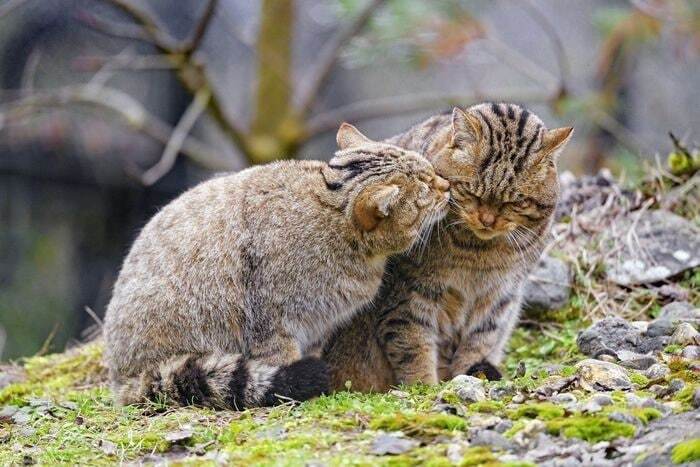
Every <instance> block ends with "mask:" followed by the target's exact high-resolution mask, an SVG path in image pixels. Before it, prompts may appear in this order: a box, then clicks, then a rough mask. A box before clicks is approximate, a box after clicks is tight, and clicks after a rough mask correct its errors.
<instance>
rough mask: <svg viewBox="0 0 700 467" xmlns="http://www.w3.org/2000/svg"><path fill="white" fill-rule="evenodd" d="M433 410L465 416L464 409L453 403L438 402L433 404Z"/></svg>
mask: <svg viewBox="0 0 700 467" xmlns="http://www.w3.org/2000/svg"><path fill="white" fill-rule="evenodd" d="M433 412H438V413H448V414H450V415H458V416H460V417H462V416H464V409H463V408H462V407H458V406H456V405H452V404H445V403H438V404H435V405H434V406H433Z"/></svg>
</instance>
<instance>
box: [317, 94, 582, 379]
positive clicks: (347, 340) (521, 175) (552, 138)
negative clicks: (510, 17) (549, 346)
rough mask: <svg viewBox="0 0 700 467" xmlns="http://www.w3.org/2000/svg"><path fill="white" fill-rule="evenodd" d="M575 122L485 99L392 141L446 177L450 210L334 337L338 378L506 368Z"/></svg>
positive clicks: (396, 260)
mask: <svg viewBox="0 0 700 467" xmlns="http://www.w3.org/2000/svg"><path fill="white" fill-rule="evenodd" d="M572 130H573V129H572V128H559V129H552V130H548V129H546V128H545V126H544V124H543V123H542V121H541V120H540V119H539V118H538V117H537V116H535V115H534V114H532V113H531V112H529V111H528V110H527V109H524V108H522V107H519V106H517V105H514V104H503V103H484V104H480V105H476V106H473V107H471V108H468V109H467V110H466V111H465V110H462V109H459V108H455V109H454V110H453V111H452V114H451V115H449V114H445V115H437V116H434V117H431V118H429V119H428V120H426V121H424V122H423V123H421V124H418V125H417V126H415V127H413V128H411V129H409V130H408V131H407V132H405V133H403V134H400V135H397V136H395V137H393V138H390V139H389V140H387V142H389V143H391V144H396V145H398V146H401V147H404V148H407V149H412V150H420V151H421V152H422V153H423V154H424V155H425V156H426V157H427V158H428V159H429V160H431V162H432V163H433V165H434V167H435V170H436V172H437V173H438V174H439V175H441V176H443V177H445V178H447V179H448V181H449V182H450V191H451V193H452V199H451V205H452V209H451V211H450V213H449V215H448V216H447V217H446V218H445V220H444V221H443V222H441V223H440V224H439V225H438V226H437V227H436V228H435V229H433V230H432V233H431V235H430V238H429V239H428V240H427V243H426V245H425V247H424V248H422V249H413V250H411V251H409V252H408V253H404V254H400V255H396V256H393V257H391V258H390V259H389V260H388V262H387V267H386V274H385V277H384V279H383V281H382V285H381V287H380V290H379V292H378V294H377V297H376V298H375V299H374V300H373V301H372V302H371V303H370V304H369V305H367V306H366V307H365V309H364V310H363V311H362V312H361V313H360V314H358V315H357V316H356V317H355V318H354V320H353V321H352V322H351V324H350V325H348V326H346V327H343V328H341V329H339V330H338V331H337V333H336V336H335V338H334V339H331V340H329V341H328V346H327V348H326V349H325V352H324V355H323V358H324V359H325V360H326V361H327V363H328V364H329V367H330V369H331V387H332V388H333V389H336V390H341V389H343V388H344V387H345V385H346V382H347V381H350V382H351V385H352V389H356V390H360V391H370V390H375V391H384V390H387V389H388V388H389V387H391V386H393V385H396V384H400V383H405V384H411V383H416V382H419V381H420V382H423V383H426V384H434V383H437V382H438V381H441V380H446V379H449V378H452V377H453V376H455V375H457V374H464V373H467V374H479V373H483V374H484V375H485V376H486V377H488V378H489V379H498V378H500V373H499V371H498V369H497V368H496V366H497V365H498V364H499V362H500V361H501V359H502V354H503V348H504V345H505V343H506V341H507V340H508V338H509V336H510V334H511V331H512V329H513V327H514V325H515V323H516V321H517V319H518V314H519V310H520V305H521V297H522V285H523V282H524V280H525V278H526V276H527V274H528V272H529V270H530V268H531V266H532V265H533V264H534V263H535V262H536V260H537V258H538V257H539V255H540V253H541V251H542V249H543V246H544V242H545V238H546V235H547V233H548V231H549V227H550V224H551V219H552V214H553V212H554V208H555V205H556V202H557V198H558V192H559V185H558V177H557V169H556V160H557V155H558V154H559V153H560V152H561V150H562V149H563V148H564V146H565V145H566V143H567V142H568V141H569V139H570V137H571V134H572Z"/></svg>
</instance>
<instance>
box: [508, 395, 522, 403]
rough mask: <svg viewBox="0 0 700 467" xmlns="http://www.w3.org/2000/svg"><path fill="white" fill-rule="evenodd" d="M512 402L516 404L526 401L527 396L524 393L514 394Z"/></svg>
mask: <svg viewBox="0 0 700 467" xmlns="http://www.w3.org/2000/svg"><path fill="white" fill-rule="evenodd" d="M511 402H512V403H514V404H522V403H523V402H525V396H523V395H522V394H516V395H514V396H513V399H511Z"/></svg>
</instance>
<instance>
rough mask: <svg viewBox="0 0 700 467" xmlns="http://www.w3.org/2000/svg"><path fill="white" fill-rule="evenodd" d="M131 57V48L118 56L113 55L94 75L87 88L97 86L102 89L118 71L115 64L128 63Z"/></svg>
mask: <svg viewBox="0 0 700 467" xmlns="http://www.w3.org/2000/svg"><path fill="white" fill-rule="evenodd" d="M132 57H133V55H132V53H131V48H130V47H128V48H126V49H124V50H122V51H121V52H119V54H117V55H115V56H114V57H113V58H112V60H110V61H108V62H106V63H105V64H104V65H102V67H101V68H100V69H99V70H98V71H97V73H95V75H94V76H93V77H92V78H91V79H90V82H89V83H88V86H98V87H103V86H104V85H106V84H107V82H108V81H109V80H110V79H112V77H113V76H114V73H115V71H116V70H117V69H118V67H117V66H116V64H117V62H120V61H121V62H124V61H126V62H128V61H129V60H131V59H132Z"/></svg>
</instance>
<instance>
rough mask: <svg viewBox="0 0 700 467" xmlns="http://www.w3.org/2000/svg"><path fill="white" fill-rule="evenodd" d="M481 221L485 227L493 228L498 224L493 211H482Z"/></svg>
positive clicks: (480, 214) (480, 213)
mask: <svg viewBox="0 0 700 467" xmlns="http://www.w3.org/2000/svg"><path fill="white" fill-rule="evenodd" d="M479 220H480V221H481V223H482V224H484V227H491V226H492V225H493V224H494V223H495V222H496V216H494V215H493V213H492V212H491V211H480V212H479Z"/></svg>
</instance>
